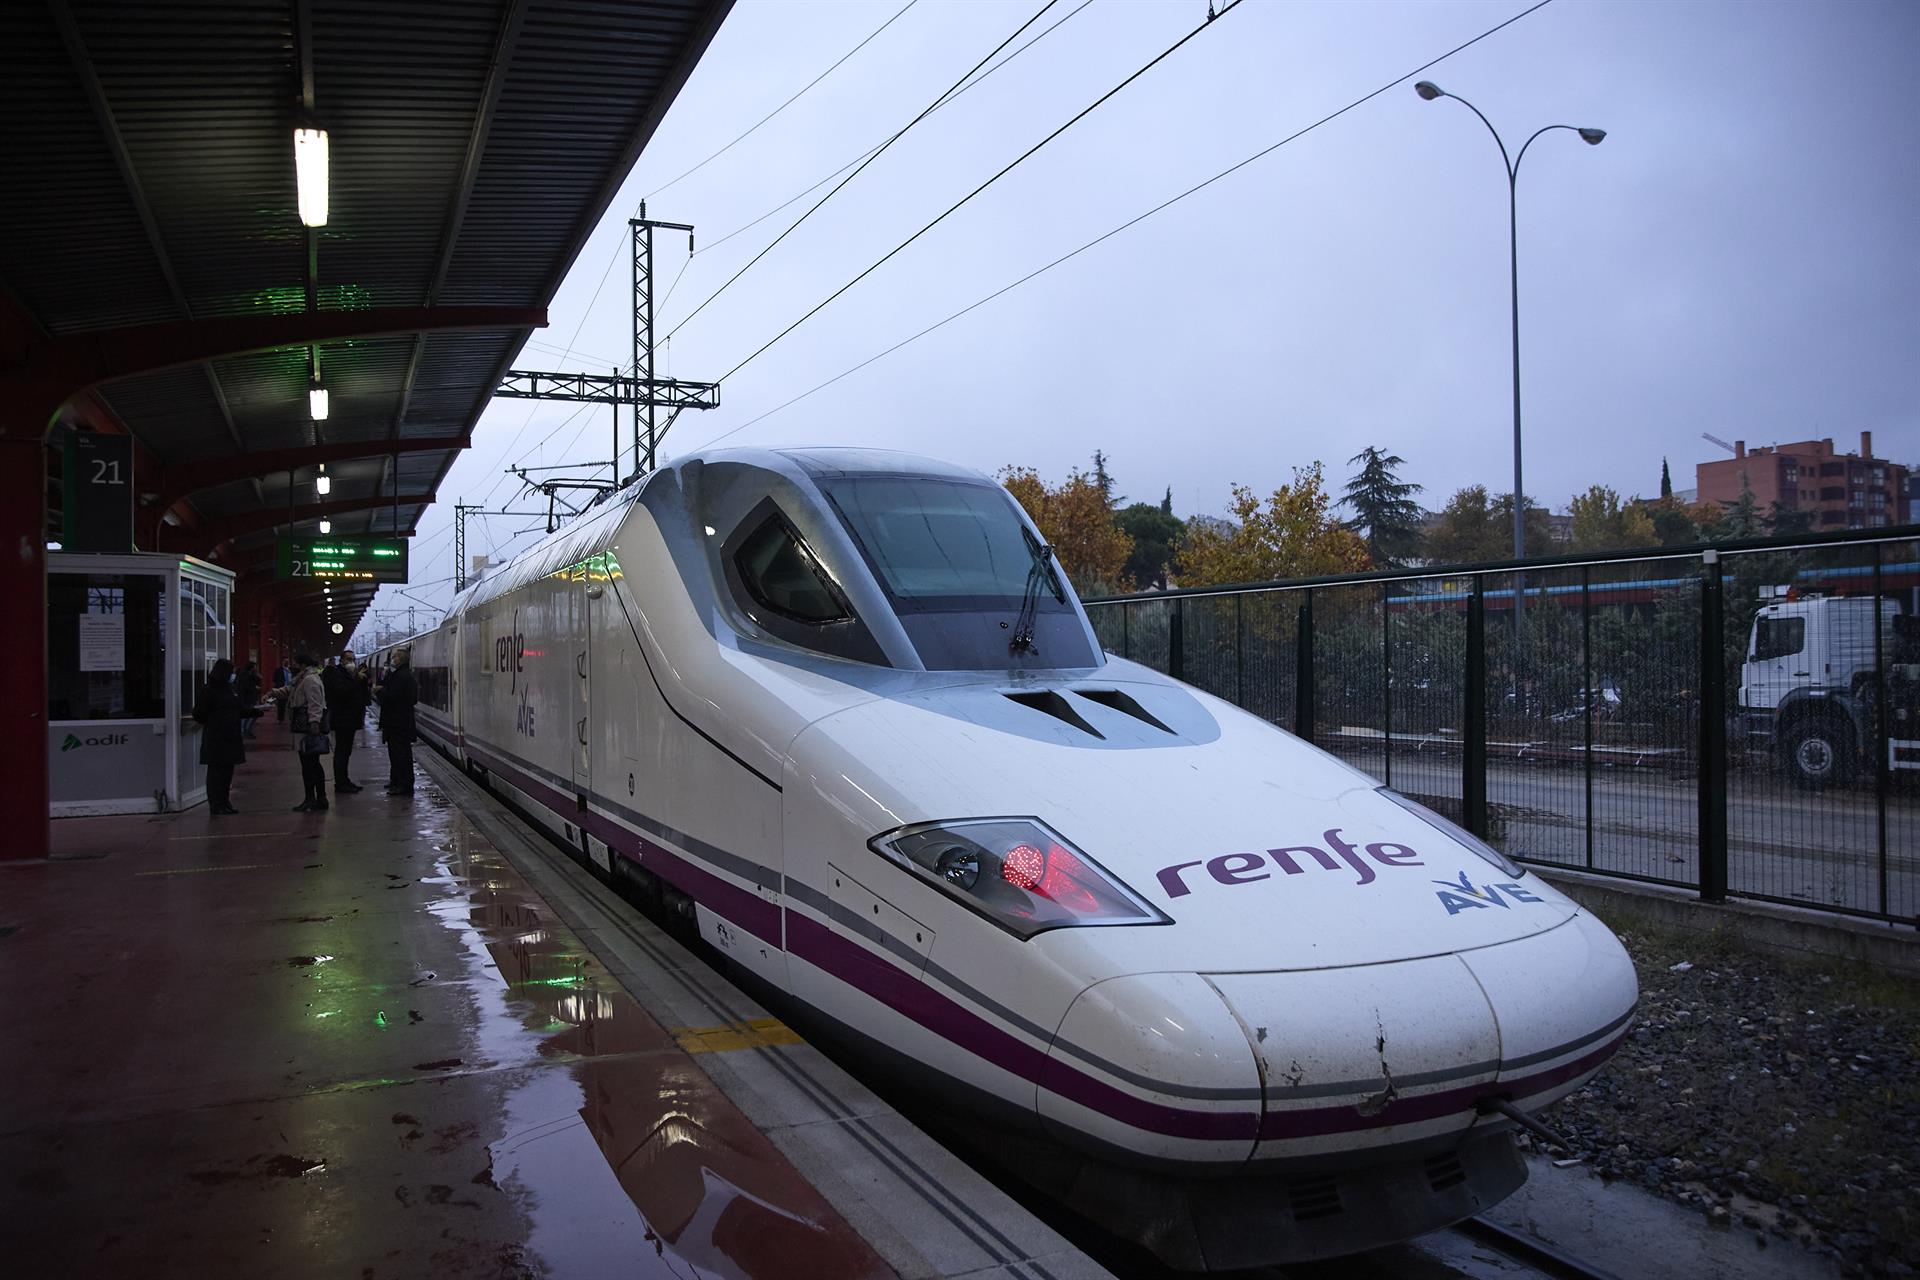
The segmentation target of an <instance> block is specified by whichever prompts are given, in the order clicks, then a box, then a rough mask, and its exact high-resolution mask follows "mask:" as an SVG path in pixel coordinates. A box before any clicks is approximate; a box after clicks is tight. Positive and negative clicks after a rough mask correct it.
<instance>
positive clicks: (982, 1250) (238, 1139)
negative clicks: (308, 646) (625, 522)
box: [0, 722, 1105, 1280]
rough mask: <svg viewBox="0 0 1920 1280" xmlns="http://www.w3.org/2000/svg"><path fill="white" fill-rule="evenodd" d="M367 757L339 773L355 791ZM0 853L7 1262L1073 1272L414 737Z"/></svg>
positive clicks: (179, 1270) (394, 1270) (796, 1041)
mask: <svg viewBox="0 0 1920 1280" xmlns="http://www.w3.org/2000/svg"><path fill="white" fill-rule="evenodd" d="M370 736H374V737H375V741H374V742H373V743H371V744H369V746H367V747H363V749H362V750H361V751H360V752H359V753H358V754H357V757H356V759H357V762H359V763H360V768H359V769H357V770H356V772H357V773H358V774H360V775H361V776H360V780H361V781H362V782H365V783H369V784H371V783H373V782H375V781H377V780H379V779H381V778H384V776H385V771H386V767H387V760H386V754H385V751H384V749H383V748H382V747H380V746H379V744H378V741H377V735H370ZM417 759H418V761H419V763H418V765H417V768H418V772H419V774H420V777H419V781H418V785H417V788H416V791H415V794H414V795H413V796H412V797H411V798H403V797H390V796H387V795H385V794H383V793H382V792H381V790H380V789H379V788H378V787H377V786H374V785H368V786H367V789H366V790H364V791H362V792H360V793H359V794H355V795H348V796H344V797H338V796H336V797H335V798H334V801H333V807H332V809H331V810H330V811H329V812H327V813H324V814H302V813H293V812H290V810H291V808H292V806H293V805H294V804H295V803H296V802H297V801H298V800H299V798H300V783H299V776H298V769H297V768H296V765H295V761H294V759H293V758H292V756H291V754H290V752H289V751H288V750H287V749H286V746H285V738H284V735H282V734H279V733H276V732H275V726H274V725H273V724H272V723H271V722H268V723H266V724H265V725H264V726H263V728H262V730H261V736H260V739H259V741H258V742H257V743H255V744H253V750H252V751H251V752H250V759H249V761H248V763H247V764H246V765H244V766H242V768H241V769H240V771H239V774H238V776H237V778H236V781H235V785H234V800H235V803H236V805H238V806H239V808H240V809H241V810H242V812H241V814H240V815H239V816H236V817H230V818H213V817H211V816H210V815H209V814H208V812H207V810H206V808H205V806H200V807H197V808H194V809H190V810H187V811H185V812H177V813H169V814H162V815H148V816H140V817H119V818H80V819H70V820H66V821H62V822H59V823H56V824H55V825H54V841H55V852H54V856H53V857H52V858H50V859H45V860H40V861H31V862H28V861H22V862H13V863H10V864H0V1079H4V1080H5V1081H6V1082H7V1089H6V1099H7V1101H6V1106H5V1108H4V1110H0V1169H3V1170H5V1171H6V1172H5V1174H4V1189H3V1190H0V1201H3V1202H4V1203H5V1205H6V1206H7V1209H6V1212H4V1213H0V1256H5V1257H7V1258H8V1259H9V1270H11V1271H13V1272H14V1273H15V1274H20V1275H62V1276H120V1275H127V1274H141V1275H146V1276H160V1275H193V1276H212V1275H246V1276H254V1277H267V1276H289V1277H297V1276H329V1277H332V1276H353V1277H367V1278H378V1277H393V1276H429V1275H431V1276H436V1277H454V1276H487V1277H495V1276H523V1275H525V1276H532V1275H551V1276H613V1275H620V1276H652V1275H658V1276H668V1275H673V1276H683V1277H684V1276H739V1277H811V1276H820V1277H850V1278H851V1277H868V1276H888V1275H899V1276H903V1277H910V1276H932V1275H969V1276H989V1277H997V1276H1006V1277H1031V1278H1033V1280H1050V1278H1051V1280H1072V1278H1075V1277H1084V1276H1097V1275H1104V1274H1105V1272H1103V1271H1101V1270H1100V1269H1099V1268H1098V1267H1097V1266H1095V1265H1094V1264H1093V1263H1092V1262H1090V1261H1089V1260H1088V1259H1086V1258H1085V1257H1084V1256H1083V1255H1081V1254H1080V1253H1079V1252H1078V1251H1077V1250H1075V1249H1074V1248H1073V1247H1071V1246H1070V1245H1068V1244H1067V1243H1066V1242H1065V1241H1063V1240H1062V1239H1061V1238H1060V1237H1059V1236H1058V1235H1056V1234H1055V1233H1054V1232H1053V1231H1052V1230H1051V1229H1049V1228H1048V1227H1046V1226H1044V1225H1043V1224H1041V1223H1040V1222H1039V1221H1037V1220H1036V1219H1034V1218H1033V1217H1032V1216H1031V1215H1029V1214H1028V1213H1026V1212H1025V1211H1024V1210H1023V1209H1022V1208H1021V1207H1020V1206H1019V1205H1018V1204H1016V1203H1014V1202H1013V1201H1012V1200H1011V1199H1010V1198H1009V1197H1007V1196H1006V1195H1004V1194H1003V1193H1002V1192H1000V1191H999V1190H997V1189H996V1188H994V1187H993V1186H992V1185H990V1184H988V1183H987V1182H985V1181H984V1180H983V1179H981V1178H980V1177H979V1175H977V1174H976V1173H974V1172H973V1171H972V1170H971V1169H969V1168H968V1167H967V1166H966V1165H964V1164H962V1163H961V1162H960V1161H958V1160H957V1159H956V1158H954V1157H953V1156H951V1155H949V1154H948V1153H947V1152H946V1151H945V1150H944V1149H943V1148H941V1147H940V1146H938V1145H937V1144H936V1143H934V1142H933V1141H932V1140H930V1139H929V1138H927V1137H926V1136H925V1135H924V1134H922V1133H921V1132H920V1131H919V1130H918V1129H916V1128H915V1127H914V1126H913V1125H911V1124H910V1123H909V1122H908V1121H906V1120H905V1119H904V1118H902V1117H901V1116H899V1115H898V1114H897V1113H895V1112H894V1111H893V1110H892V1109H891V1108H889V1107H888V1106H887V1105H886V1104H885V1103H884V1102H882V1101H881V1100H879V1099H878V1098H876V1097H875V1096H874V1095H873V1094H871V1093H870V1092H868V1091H867V1090H866V1089H864V1088H863V1087H862V1086H860V1085H859V1084H858V1083H857V1082H856V1081H854V1080H853V1079H852V1078H851V1077H849V1076H847V1075H846V1074H845V1073H844V1072H842V1071H840V1070H839V1068H838V1067H837V1066H835V1065H834V1063H832V1062H831V1061H829V1060H828V1059H827V1058H826V1057H824V1056H823V1055H821V1054H820V1053H819V1052H818V1051H816V1050H815V1049H813V1048H812V1047H811V1046H809V1045H808V1044H806V1043H805V1042H804V1041H803V1040H802V1039H801V1038H800V1037H799V1036H797V1035H796V1034H795V1033H793V1032H792V1031H790V1030H788V1029H787V1028H786V1027H785V1026H784V1025H782V1024H781V1023H780V1022H778V1021H777V1020H775V1019H774V1018H773V1017H771V1016H770V1015H769V1014H768V1013H767V1011H766V1010H765V1009H763V1008H761V1007H760V1006H758V1005H757V1004H755V1003H754V1002H753V1001H752V1000H751V999H749V998H748V997H747V996H746V995H745V994H744V993H743V992H741V991H740V990H739V989H738V988H736V987H735V986H733V985H732V984H731V983H729V982H728V981H727V980H726V979H725V978H724V977H722V976H721V975H720V974H718V973H717V972H715V971H714V970H713V969H711V968H709V967H707V966H706V965H705V964H704V963H703V962H702V961H701V960H699V959H698V958H697V957H695V956H693V955H691V954H690V953H688V952H687V951H685V950H684V949H683V948H681V947H680V946H679V944H678V943H677V942H675V941H674V940H673V939H672V938H671V937H669V936H668V935H666V934H665V933H664V932H662V931H661V930H660V929H658V928H657V927H656V926H654V925H653V924H652V923H651V922H649V921H648V920H647V919H645V918H644V917H643V916H641V915H640V914H639V913H638V912H637V911H635V910H634V909H633V908H631V907H630V906H628V905H627V904H626V903H625V902H623V901H622V900H621V899H620V898H618V897H617V896H616V895H615V894H614V893H613V891H612V890H611V889H610V888H608V887H607V886H606V885H604V884H602V883H600V882H599V881H597V880H595V879H593V878H592V877H591V876H590V875H588V874H587V873H586V872H584V871H583V870H581V869H580V868H578V867H577V866H575V865H574V864H573V863H571V862H568V861H567V860H566V859H565V858H564V856H562V855H561V854H560V853H559V852H558V851H557V850H555V849H553V848H551V847H550V846H546V845H544V844H542V843H540V842H539V841H538V839H537V837H535V836H534V835H533V834H532V833H531V832H530V831H529V830H528V829H526V828H525V827H524V826H522V825H520V824H519V823H518V822H517V820H516V819H515V818H514V817H513V815H511V814H510V813H508V812H507V811H505V810H503V809H501V808H500V807H499V806H498V805H497V804H496V803H495V802H494V801H493V800H492V799H491V798H490V797H488V796H486V795H485V794H484V793H482V792H480V791H479V790H478V789H477V788H475V787H474V786H473V784H472V783H471V782H469V781H468V780H467V779H465V778H464V777H461V776H460V775H459V774H457V773H456V772H455V771H454V770H453V769H452V768H451V766H449V765H447V764H446V763H445V762H444V761H441V760H439V759H438V758H437V757H434V756H433V755H432V753H430V752H428V751H425V750H424V749H423V750H421V751H420V752H419V754H418V757H417Z"/></svg>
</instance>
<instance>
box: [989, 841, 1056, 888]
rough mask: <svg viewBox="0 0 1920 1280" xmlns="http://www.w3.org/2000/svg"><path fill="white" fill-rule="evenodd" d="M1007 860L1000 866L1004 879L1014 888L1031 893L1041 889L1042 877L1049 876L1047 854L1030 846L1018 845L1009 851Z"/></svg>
mask: <svg viewBox="0 0 1920 1280" xmlns="http://www.w3.org/2000/svg"><path fill="white" fill-rule="evenodd" d="M1006 859H1007V860H1006V861H1005V862H1003V863H1001V864H1000V875H1001V878H1002V879H1004V880H1005V881H1006V882H1007V883H1008V884H1010V885H1012V886H1013V887H1014V888H1016V889H1025V890H1026V891H1027V892H1029V893H1031V892H1033V891H1034V890H1035V889H1038V888H1040V880H1041V877H1043V876H1045V875H1046V874H1047V855H1046V854H1044V853H1041V852H1040V851H1039V850H1038V849H1036V848H1034V847H1033V846H1032V845H1030V844H1017V845H1015V846H1013V848H1011V849H1009V850H1007V854H1006ZM1043 892H1044V890H1043Z"/></svg>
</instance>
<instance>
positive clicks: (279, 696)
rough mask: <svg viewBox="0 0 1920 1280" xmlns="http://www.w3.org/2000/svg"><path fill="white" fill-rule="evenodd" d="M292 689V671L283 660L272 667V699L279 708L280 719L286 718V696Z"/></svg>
mask: <svg viewBox="0 0 1920 1280" xmlns="http://www.w3.org/2000/svg"><path fill="white" fill-rule="evenodd" d="M292 691H293V672H292V670H291V669H289V668H288V666H287V664H286V663H285V662H282V663H281V664H280V665H279V666H277V667H275V668H274V669H273V701H274V704H275V705H276V706H278V707H279V708H280V719H281V721H283V722H284V721H285V720H286V718H287V696H288V695H289V694H290V693H291V692H292Z"/></svg>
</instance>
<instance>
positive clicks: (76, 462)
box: [60, 431, 133, 555]
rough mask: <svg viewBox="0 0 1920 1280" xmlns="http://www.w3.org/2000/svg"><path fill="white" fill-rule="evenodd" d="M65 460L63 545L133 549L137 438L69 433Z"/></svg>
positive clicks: (103, 550)
mask: <svg viewBox="0 0 1920 1280" xmlns="http://www.w3.org/2000/svg"><path fill="white" fill-rule="evenodd" d="M63 462H64V465H63V467H62V468H61V471H62V480H63V484H62V491H63V492H62V497H63V499H64V508H65V513H64V518H63V519H62V521H61V530H60V546H61V549H62V550H65V551H84V552H91V553H95V554H107V555H124V554H125V553H127V552H129V551H131V550H133V438H132V437H131V436H112V435H105V434H102V433H99V432H88V431H72V432H69V433H68V434H67V440H66V448H65V451H64V458H63Z"/></svg>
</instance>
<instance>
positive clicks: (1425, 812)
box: [1380, 787, 1526, 879]
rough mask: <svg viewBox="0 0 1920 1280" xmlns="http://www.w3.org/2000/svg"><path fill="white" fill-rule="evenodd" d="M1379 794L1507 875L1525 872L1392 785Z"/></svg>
mask: <svg viewBox="0 0 1920 1280" xmlns="http://www.w3.org/2000/svg"><path fill="white" fill-rule="evenodd" d="M1380 794H1381V795H1383V796H1385V797H1386V798H1387V799H1389V800H1391V801H1393V802H1394V803H1395V804H1397V805H1399V806H1400V807H1401V808H1402V809H1405V810H1406V811H1407V812H1408V813H1410V814H1412V815H1413V816H1414V817H1416V818H1418V819H1420V821H1422V822H1424V823H1426V824H1427V825H1428V826H1430V827H1432V828H1433V829H1434V830H1436V831H1438V832H1440V833H1441V834H1442V835H1445V836H1451V837H1452V838H1453V839H1454V840H1456V841H1458V842H1459V843H1461V844H1463V845H1465V846H1467V848H1469V849H1471V850H1473V851H1474V852H1475V853H1477V854H1479V855H1480V856H1481V857H1482V858H1485V859H1486V860H1487V861H1488V862H1491V863H1492V864H1493V865H1494V866H1496V867H1498V868H1500V870H1502V871H1504V872H1506V873H1507V874H1508V875H1510V876H1513V877H1514V878H1515V879H1518V878H1519V877H1521V876H1523V875H1525V874H1526V869H1525V868H1524V867H1522V866H1521V865H1520V864H1519V863H1517V862H1515V861H1514V860H1513V859H1512V858H1509V857H1508V856H1507V855H1506V854H1504V853H1502V852H1500V851H1499V850H1498V849H1496V848H1494V847H1493V846H1492V845H1490V844H1488V843H1487V842H1486V841H1485V840H1482V839H1481V838H1480V837H1479V836H1477V835H1475V834H1473V832H1471V831H1469V830H1467V829H1466V828H1465V827H1463V826H1461V825H1460V824H1459V823H1457V822H1452V821H1449V820H1448V819H1446V818H1443V817H1441V816H1440V815H1439V814H1437V813H1435V812H1434V811H1433V810H1431V809H1429V808H1427V806H1425V805H1423V804H1421V803H1420V802H1419V801H1417V800H1409V799H1407V797H1405V796H1403V795H1401V794H1400V793H1399V792H1398V791H1395V790H1394V789H1393V788H1392V787H1381V788H1380Z"/></svg>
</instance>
